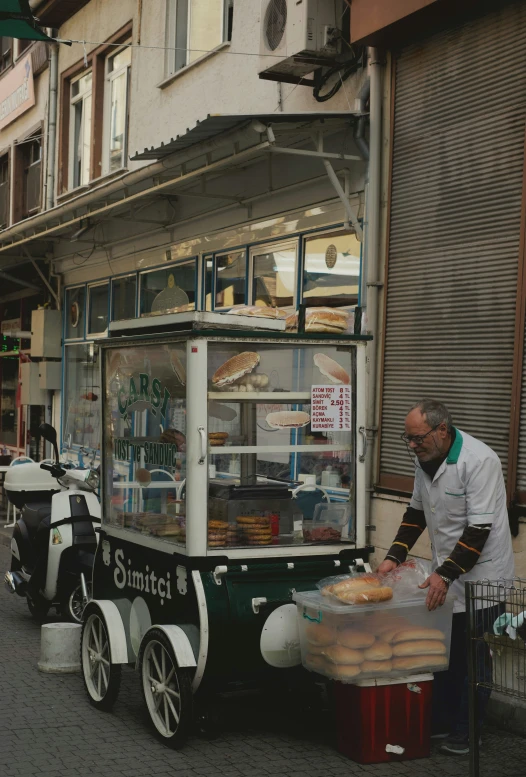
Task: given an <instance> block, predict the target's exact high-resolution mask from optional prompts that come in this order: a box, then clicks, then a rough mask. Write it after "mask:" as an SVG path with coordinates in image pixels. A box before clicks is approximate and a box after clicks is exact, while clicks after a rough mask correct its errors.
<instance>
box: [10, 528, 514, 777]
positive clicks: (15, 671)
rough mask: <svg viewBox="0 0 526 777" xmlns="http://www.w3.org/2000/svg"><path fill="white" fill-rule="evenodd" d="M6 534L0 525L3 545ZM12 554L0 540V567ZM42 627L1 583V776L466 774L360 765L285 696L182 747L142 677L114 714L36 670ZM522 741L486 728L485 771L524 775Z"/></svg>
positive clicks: (246, 707) (450, 767)
mask: <svg viewBox="0 0 526 777" xmlns="http://www.w3.org/2000/svg"><path fill="white" fill-rule="evenodd" d="M6 536H7V539H8V535H7V533H6V532H5V531H4V530H2V542H3V541H4V540H5V538H6ZM8 565H9V551H8V549H7V548H6V547H1V546H0V570H2V572H3V570H4V569H6V568H7V567H8ZM39 650H40V629H39V627H38V626H37V624H36V623H35V622H34V621H32V619H31V617H30V615H29V612H28V610H27V607H26V603H25V601H24V600H23V599H22V598H20V597H17V596H13V595H10V594H9V593H8V592H7V591H6V590H5V588H4V587H3V586H2V587H1V589H0V655H1V657H2V659H1V660H2V672H1V673H0V698H1V699H2V705H1V708H0V730H1V731H2V737H1V739H0V775H1V777H88V776H89V777H150V775H152V777H153V776H154V775H155V776H157V777H244V776H245V775H246V777H387V776H388V775H389V777H390V776H391V775H393V777H467V774H468V761H467V758H452V757H447V756H442V755H439V754H438V753H437V752H435V753H434V754H433V756H432V757H431V758H430V759H424V760H418V761H403V762H400V763H392V764H383V765H372V766H360V765H358V764H355V763H354V762H352V761H349V760H347V759H346V758H343V757H342V756H340V755H339V754H338V753H337V752H336V750H335V749H334V747H333V741H332V740H333V736H332V733H333V732H332V731H331V729H330V724H329V723H328V721H327V720H325V719H323V718H322V717H320V719H318V720H312V719H311V720H308V721H306V720H303V721H300V720H298V719H294V718H293V717H292V716H291V715H290V713H289V714H287V711H286V710H284V709H282V708H281V706H280V703H279V700H269V699H268V697H267V702H266V703H265V702H263V701H262V699H261V697H253V696H252V697H250V698H248V697H244V698H241V699H239V698H238V699H236V700H235V701H229V702H228V703H223V704H222V706H221V720H220V723H221V726H220V730H219V732H218V736H217V738H216V739H214V740H212V741H208V740H205V739H200V738H198V737H197V736H193V737H192V738H191V739H190V741H189V743H188V745H187V746H186V747H185V748H184V749H183V750H182V751H181V752H174V751H171V750H169V749H168V748H166V747H164V746H163V745H161V744H160V743H158V742H157V740H156V739H155V738H154V737H153V735H152V733H151V731H150V729H149V728H148V726H147V725H146V722H145V720H144V714H143V705H142V699H141V695H140V690H139V682H138V676H137V675H136V674H135V673H134V672H132V671H131V670H128V669H125V671H124V672H123V681H122V688H121V693H120V696H119V699H118V701H117V704H116V706H115V710H114V712H113V713H109V714H108V713H103V712H98V711H97V710H95V709H94V708H93V707H91V706H90V705H89V704H88V702H87V699H86V695H85V691H84V688H83V684H82V680H81V677H80V675H78V674H73V675H62V676H60V675H46V674H42V673H40V672H38V670H37V661H38V657H39ZM524 744H525V743H524V740H523V739H521V738H520V737H517V736H514V735H512V734H510V733H507V732H503V731H497V730H494V731H490V732H486V733H485V737H484V746H483V749H482V763H483V770H482V777H490V775H491V777H509V775H514V776H515V777H521V776H523V775H525V774H526V766H525V759H524V752H525V747H524Z"/></svg>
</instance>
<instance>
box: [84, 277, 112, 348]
mask: <svg viewBox="0 0 526 777" xmlns="http://www.w3.org/2000/svg"><path fill="white" fill-rule="evenodd" d="M102 286H106V287H107V289H108V296H107V299H106V308H107V313H108V320H107V324H106V328H105V329H103V330H102V331H101V332H92V331H90V317H91V294H92V290H93V289H99V288H101V287H102ZM110 313H111V282H110V278H107V279H106V280H101V281H94V282H93V283H88V284H87V288H86V320H85V332H86V337H85V339H86V340H94V339H98V338H100V337H107V336H108V331H109V325H110Z"/></svg>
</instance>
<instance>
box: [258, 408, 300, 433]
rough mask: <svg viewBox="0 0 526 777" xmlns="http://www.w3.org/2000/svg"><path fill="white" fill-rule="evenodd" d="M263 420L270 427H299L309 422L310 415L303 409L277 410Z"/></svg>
mask: <svg viewBox="0 0 526 777" xmlns="http://www.w3.org/2000/svg"><path fill="white" fill-rule="evenodd" d="M265 420H266V422H267V424H268V425H269V426H270V428H271V429H300V428H301V427H302V426H307V424H310V415H309V413H305V412H304V411H303V410H277V411H276V412H274V413H269V414H268V415H267V417H266V418H265Z"/></svg>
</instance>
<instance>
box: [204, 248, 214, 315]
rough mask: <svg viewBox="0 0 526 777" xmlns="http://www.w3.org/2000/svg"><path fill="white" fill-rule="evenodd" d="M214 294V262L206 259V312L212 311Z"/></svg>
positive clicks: (209, 258) (208, 258) (211, 259)
mask: <svg viewBox="0 0 526 777" xmlns="http://www.w3.org/2000/svg"><path fill="white" fill-rule="evenodd" d="M213 293H214V260H213V258H212V257H207V258H206V259H205V310H212V294H213Z"/></svg>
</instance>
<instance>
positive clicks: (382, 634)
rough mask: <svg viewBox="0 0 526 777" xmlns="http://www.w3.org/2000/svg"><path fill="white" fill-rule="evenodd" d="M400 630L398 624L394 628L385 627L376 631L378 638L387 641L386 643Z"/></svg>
mask: <svg viewBox="0 0 526 777" xmlns="http://www.w3.org/2000/svg"><path fill="white" fill-rule="evenodd" d="M399 632H400V626H395V627H394V628H390V629H385V631H378V632H377V634H378V639H381V640H382V641H383V642H387V643H388V644H389V643H391V642H392V641H393V639H394V637H396V635H397V634H398V633H399Z"/></svg>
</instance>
